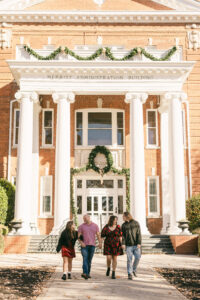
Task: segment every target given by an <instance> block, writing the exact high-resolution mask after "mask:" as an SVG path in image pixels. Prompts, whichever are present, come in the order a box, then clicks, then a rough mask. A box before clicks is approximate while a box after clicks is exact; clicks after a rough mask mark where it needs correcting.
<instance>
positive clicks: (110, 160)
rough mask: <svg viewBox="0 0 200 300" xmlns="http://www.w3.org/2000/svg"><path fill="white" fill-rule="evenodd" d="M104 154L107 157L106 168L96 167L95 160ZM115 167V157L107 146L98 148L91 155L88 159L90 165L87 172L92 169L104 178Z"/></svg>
mask: <svg viewBox="0 0 200 300" xmlns="http://www.w3.org/2000/svg"><path fill="white" fill-rule="evenodd" d="M99 153H100V154H103V155H105V157H106V166H105V167H103V168H101V167H100V166H98V165H96V163H95V158H96V156H97V155H98V154H99ZM112 166H113V157H112V154H111V152H110V150H109V149H108V148H106V147H105V146H96V147H95V148H94V149H93V150H92V151H91V152H90V155H89V158H88V164H87V166H86V170H89V169H92V170H94V171H95V172H97V173H99V174H101V175H102V176H103V175H104V174H106V173H108V172H109V171H111V169H112Z"/></svg>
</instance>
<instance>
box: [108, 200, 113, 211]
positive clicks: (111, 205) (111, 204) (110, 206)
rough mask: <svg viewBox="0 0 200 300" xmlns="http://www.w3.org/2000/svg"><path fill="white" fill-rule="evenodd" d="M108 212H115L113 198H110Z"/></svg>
mask: <svg viewBox="0 0 200 300" xmlns="http://www.w3.org/2000/svg"><path fill="white" fill-rule="evenodd" d="M108 210H109V211H113V197H108Z"/></svg>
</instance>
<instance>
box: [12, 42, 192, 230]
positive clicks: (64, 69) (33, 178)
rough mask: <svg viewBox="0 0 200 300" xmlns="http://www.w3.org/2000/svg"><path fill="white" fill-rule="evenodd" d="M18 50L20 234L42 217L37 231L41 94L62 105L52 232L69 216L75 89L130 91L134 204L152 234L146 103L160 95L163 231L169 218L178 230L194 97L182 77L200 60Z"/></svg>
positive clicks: (15, 73)
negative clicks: (189, 102) (185, 113)
mask: <svg viewBox="0 0 200 300" xmlns="http://www.w3.org/2000/svg"><path fill="white" fill-rule="evenodd" d="M19 50H20V51H19V52H20V58H19V59H18V58H17V59H16V60H15V61H14V60H13V61H11V60H10V61H8V64H9V67H10V69H11V72H12V73H13V76H14V78H15V80H16V81H17V83H18V85H19V88H20V90H19V91H18V92H17V93H16V98H17V99H18V101H20V130H19V146H18V167H17V189H16V206H15V218H17V219H21V220H22V221H23V227H22V229H21V230H20V232H19V233H21V234H33V232H32V230H31V227H30V220H31V222H33V223H35V228H36V231H35V232H37V205H36V204H35V202H36V200H34V199H33V197H34V198H35V199H36V198H37V197H36V196H34V195H35V193H33V191H35V183H36V182H38V179H37V178H38V172H37V168H38V163H39V162H38V159H37V157H38V155H39V149H38V146H37V142H35V139H36V137H37V135H38V134H37V131H38V129H37V124H38V121H37V114H38V110H37V109H36V107H35V106H36V105H38V104H37V103H39V95H50V96H52V99H53V101H54V103H56V104H57V121H56V122H57V124H56V149H55V151H56V159H55V183H54V184H55V197H54V199H55V200H54V228H53V231H52V233H55V234H56V233H57V232H58V231H59V228H60V227H61V226H62V224H63V222H64V221H65V220H66V219H68V218H69V217H70V193H69V186H70V166H71V164H70V144H71V123H70V105H71V103H74V101H76V95H123V96H124V100H125V102H126V103H129V105H130V158H131V159H130V203H131V205H130V208H131V209H130V210H131V214H132V215H133V217H134V218H135V219H136V220H137V221H139V223H140V225H141V230H142V234H149V231H148V228H147V226H146V215H147V213H146V211H147V207H146V196H145V180H146V179H145V154H144V128H143V126H144V120H143V104H144V103H145V102H146V101H147V99H148V96H149V95H159V96H160V98H161V102H160V109H159V112H160V114H161V153H162V158H161V169H162V192H163V193H162V202H163V211H162V216H163V230H162V232H164V233H165V232H166V223H170V228H169V232H171V233H178V232H179V229H178V227H177V221H178V220H180V219H183V218H185V195H184V190H185V182H184V153H183V140H182V119H181V103H182V101H184V100H185V99H186V97H187V95H186V94H185V93H184V92H183V84H184V82H185V80H186V78H187V77H188V75H189V73H190V71H191V70H192V68H193V65H194V62H185V61H181V60H180V59H179V58H178V57H177V58H176V60H175V61H165V62H164V61H157V62H155V61H154V62H152V61H149V60H147V59H146V58H142V57H138V59H137V60H130V61H108V60H107V59H105V57H104V56H102V58H101V59H99V60H95V61H76V60H71V59H69V58H67V59H62V60H52V61H36V60H34V59H31V58H30V57H28V58H27V57H26V56H25V54H24V52H23V51H24V50H23V48H21V49H20V48H19ZM86 54H87V53H85V55H86ZM36 110H37V111H36ZM34 120H35V121H34ZM36 123H37V124H36ZM33 124H34V125H33ZM30 132H32V133H33V134H30ZM36 140H37V139H36ZM33 145H35V147H34V148H33ZM33 149H34V150H33ZM37 151H38V152H37ZM33 161H34V162H35V165H34V168H33V167H32V166H33ZM33 170H34V171H33ZM36 185H37V184H36ZM164 190H165V191H166V193H164ZM27 195H28V196H27ZM33 216H34V217H33ZM166 220H167V221H166ZM168 221H169V222H168Z"/></svg>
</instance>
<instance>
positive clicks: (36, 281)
mask: <svg viewBox="0 0 200 300" xmlns="http://www.w3.org/2000/svg"><path fill="white" fill-rule="evenodd" d="M54 271H55V269H54V268H47V267H44V268H42V267H40V268H32V267H28V268H24V267H23V268H22V267H16V268H13V267H9V268H0V299H2V300H3V299H14V300H19V299H20V300H22V299H36V298H37V297H38V296H39V295H40V294H41V292H42V288H43V287H44V285H45V284H46V282H47V280H48V279H50V277H51V276H52V274H53V273H54Z"/></svg>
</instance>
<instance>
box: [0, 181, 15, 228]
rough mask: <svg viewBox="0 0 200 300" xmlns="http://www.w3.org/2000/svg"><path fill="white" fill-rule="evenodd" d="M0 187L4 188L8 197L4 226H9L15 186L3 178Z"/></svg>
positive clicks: (12, 210) (12, 212)
mask: <svg viewBox="0 0 200 300" xmlns="http://www.w3.org/2000/svg"><path fill="white" fill-rule="evenodd" d="M0 186H1V187H3V188H4V190H5V191H6V194H7V197H8V210H7V216H6V222H5V224H6V225H9V223H10V221H11V220H12V219H13V218H14V208H15V186H14V185H13V184H12V183H10V182H9V181H8V180H6V179H4V178H1V179H0Z"/></svg>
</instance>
